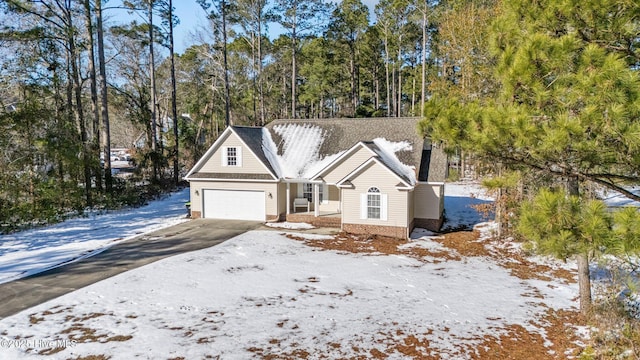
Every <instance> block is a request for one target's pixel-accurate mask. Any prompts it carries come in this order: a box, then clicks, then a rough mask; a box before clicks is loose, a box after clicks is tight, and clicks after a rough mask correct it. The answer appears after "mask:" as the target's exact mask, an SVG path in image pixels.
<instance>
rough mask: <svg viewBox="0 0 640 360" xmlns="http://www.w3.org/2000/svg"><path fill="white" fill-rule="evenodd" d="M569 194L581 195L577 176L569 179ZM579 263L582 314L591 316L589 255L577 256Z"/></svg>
mask: <svg viewBox="0 0 640 360" xmlns="http://www.w3.org/2000/svg"><path fill="white" fill-rule="evenodd" d="M566 186H567V193H568V194H569V195H571V196H579V195H580V183H579V181H578V178H577V177H575V176H568V177H567V184H566ZM576 260H577V262H578V286H579V291H580V312H581V313H582V315H585V316H586V315H589V313H590V312H591V275H590V274H589V253H588V252H585V253H582V254H578V255H577V256H576Z"/></svg>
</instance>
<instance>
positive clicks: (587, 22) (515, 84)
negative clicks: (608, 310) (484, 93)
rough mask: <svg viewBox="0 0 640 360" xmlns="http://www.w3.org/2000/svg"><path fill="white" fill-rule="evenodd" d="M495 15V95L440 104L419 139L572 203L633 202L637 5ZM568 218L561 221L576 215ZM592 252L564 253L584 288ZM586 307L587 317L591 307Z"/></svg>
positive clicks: (638, 158)
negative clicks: (592, 191)
mask: <svg viewBox="0 0 640 360" xmlns="http://www.w3.org/2000/svg"><path fill="white" fill-rule="evenodd" d="M501 6H502V9H501V11H500V16H499V17H498V18H496V20H495V21H494V23H493V25H492V27H490V29H489V31H488V34H487V36H488V37H489V41H490V44H491V50H492V55H493V58H494V61H495V64H496V66H495V74H496V75H495V76H496V81H497V84H498V91H497V94H496V95H493V96H490V97H487V98H481V99H476V100H472V99H464V98H462V97H457V98H456V97H455V96H449V97H444V96H436V97H434V98H433V99H432V100H430V101H429V102H428V103H427V105H426V107H427V113H426V116H427V120H426V121H424V122H423V123H422V129H423V131H425V133H427V132H431V133H432V135H433V136H434V137H435V138H439V139H442V140H444V141H445V142H446V144H447V145H448V146H450V147H454V146H460V147H461V148H462V149H464V150H468V151H471V152H473V153H474V154H476V155H477V156H478V157H480V158H481V159H484V160H486V161H489V162H494V163H495V162H500V163H502V164H503V165H504V166H505V167H507V168H512V169H524V170H525V171H528V172H530V173H533V172H539V173H541V174H544V175H547V176H550V177H551V178H553V179H554V180H555V182H560V183H562V184H564V185H565V187H566V191H567V192H568V194H569V195H574V196H578V195H580V193H581V191H580V186H581V185H580V184H583V183H585V182H590V183H595V184H599V185H601V186H604V187H607V188H609V189H612V190H615V191H618V192H620V193H622V194H624V195H626V196H627V197H629V198H632V199H635V200H639V199H640V197H638V196H637V195H635V194H633V193H632V192H630V191H629V190H627V189H626V185H628V184H629V183H639V182H640V175H638V174H640V171H639V170H640V155H639V154H640V152H639V151H638V150H640V138H639V137H638V136H637V134H640V74H639V73H638V71H637V69H638V64H639V63H640V61H639V60H640V50H639V48H638V43H639V41H640V40H639V37H638V36H637V30H633V29H638V27H639V26H640V25H639V23H640V19H639V18H638V17H637V16H635V17H634V15H632V14H638V13H639V12H640V3H637V2H627V1H596V2H588V3H583V2H578V1H575V0H558V1H555V0H548V1H537V2H530V1H528V0H517V1H509V2H503V3H502V4H501ZM567 206H568V205H567ZM574 210H575V209H572V208H571V207H569V209H568V210H567V211H573V212H572V214H577V213H579V212H576V211H577V210H575V211H574ZM580 226H586V225H585V224H583V225H580ZM551 230H553V231H556V230H558V231H560V230H562V229H561V228H552V229H551ZM551 230H550V232H549V234H551V232H552V231H551ZM576 238H577V235H576V233H568V232H566V231H565V230H562V231H560V232H559V233H558V236H554V237H553V241H554V242H557V244H556V245H558V246H560V245H562V244H564V243H565V242H571V241H572V240H575V239H576ZM560 247H561V248H562V246H560ZM593 250H595V248H590V247H585V246H582V245H580V246H577V247H576V248H575V251H571V252H570V253H571V254H573V255H576V256H577V258H578V266H579V270H578V272H579V278H580V282H581V283H586V281H588V277H589V269H588V262H589V255H590V253H591V251H593ZM583 291H584V292H582V293H581V294H582V295H583V296H585V297H586V296H587V295H586V290H584V287H583ZM582 300H583V301H582V304H583V306H582V309H583V310H585V311H586V309H588V303H589V301H588V300H589V299H586V298H583V299H582Z"/></svg>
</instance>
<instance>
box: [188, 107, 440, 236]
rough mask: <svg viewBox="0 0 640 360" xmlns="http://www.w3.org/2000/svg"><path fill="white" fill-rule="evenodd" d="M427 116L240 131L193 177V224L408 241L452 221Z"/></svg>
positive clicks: (280, 123)
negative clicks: (326, 230) (288, 225)
mask: <svg viewBox="0 0 640 360" xmlns="http://www.w3.org/2000/svg"><path fill="white" fill-rule="evenodd" d="M419 120H420V119H419V118H366V119H317V120H276V121H273V122H271V123H269V124H268V125H267V126H266V127H264V128H260V127H243V126H230V127H228V128H227V129H226V130H225V131H224V132H223V133H222V134H221V135H220V137H219V138H218V140H217V141H216V142H215V143H214V144H213V145H212V146H211V147H210V148H209V150H208V151H207V152H206V153H205V154H204V156H203V157H202V158H201V159H200V160H199V161H198V162H197V163H196V165H195V166H194V167H193V169H191V171H189V173H188V174H187V175H186V177H185V179H186V180H187V181H189V182H190V187H191V214H192V217H193V218H199V217H204V218H220V219H244V220H257V221H281V220H285V219H286V220H288V221H305V222H310V223H312V224H315V225H319V226H336V227H340V228H342V229H343V230H344V231H347V232H352V233H371V234H379V235H387V236H394V237H400V238H405V237H407V236H408V235H409V234H410V232H411V230H412V229H413V228H414V227H416V226H418V227H423V228H427V229H431V230H438V229H439V228H440V226H441V225H442V221H443V209H444V179H445V174H446V168H447V161H446V155H445V154H444V152H443V151H442V149H440V148H438V147H436V146H432V145H431V143H430V141H429V140H428V139H423V138H422V137H421V136H419V135H418V133H417V124H418V121H419Z"/></svg>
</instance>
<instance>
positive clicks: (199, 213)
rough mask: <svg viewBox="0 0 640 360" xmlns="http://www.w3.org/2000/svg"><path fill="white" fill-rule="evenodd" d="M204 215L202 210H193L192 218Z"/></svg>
mask: <svg viewBox="0 0 640 360" xmlns="http://www.w3.org/2000/svg"><path fill="white" fill-rule="evenodd" d="M201 217H202V212H201V211H191V218H192V219H200V218H201Z"/></svg>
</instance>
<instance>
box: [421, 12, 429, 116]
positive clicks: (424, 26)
mask: <svg viewBox="0 0 640 360" xmlns="http://www.w3.org/2000/svg"><path fill="white" fill-rule="evenodd" d="M427 9H428V5H427V1H426V0H425V2H424V9H423V12H422V69H421V72H422V74H421V75H422V85H421V96H420V116H422V112H423V111H424V102H425V98H426V96H427Z"/></svg>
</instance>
